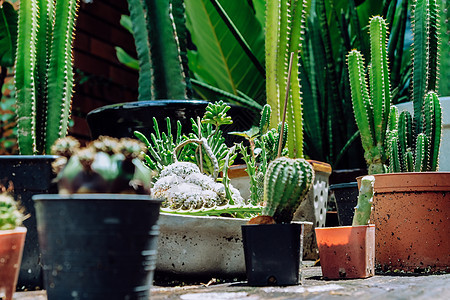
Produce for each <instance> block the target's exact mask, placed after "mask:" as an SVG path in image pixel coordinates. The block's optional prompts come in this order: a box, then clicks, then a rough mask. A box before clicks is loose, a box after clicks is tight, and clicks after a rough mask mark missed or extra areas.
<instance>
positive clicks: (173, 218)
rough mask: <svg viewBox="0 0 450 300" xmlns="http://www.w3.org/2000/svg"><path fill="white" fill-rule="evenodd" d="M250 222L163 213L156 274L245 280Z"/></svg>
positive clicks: (307, 230)
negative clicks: (245, 234)
mask: <svg viewBox="0 0 450 300" xmlns="http://www.w3.org/2000/svg"><path fill="white" fill-rule="evenodd" d="M247 221H248V220H245V219H239V218H224V217H204V216H187V215H177V214H168V213H161V215H160V218H159V221H158V224H159V226H160V231H161V233H160V239H159V242H158V258H157V261H156V272H157V273H158V275H163V276H164V277H167V278H175V277H184V278H189V279H194V278H195V279H198V280H200V281H201V280H210V279H211V277H214V278H244V277H245V259H244V252H243V251H242V233H241V226H242V225H245V224H246V223H247ZM301 224H302V226H304V232H309V231H311V230H312V224H311V223H307V222H303V223H301Z"/></svg>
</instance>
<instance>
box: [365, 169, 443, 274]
mask: <svg viewBox="0 0 450 300" xmlns="http://www.w3.org/2000/svg"><path fill="white" fill-rule="evenodd" d="M374 191H375V195H374V203H373V212H372V216H371V219H372V222H373V223H375V226H376V233H375V246H376V250H375V251H376V261H375V263H376V266H377V268H380V269H381V270H383V271H395V270H401V271H405V272H427V273H434V272H442V271H444V272H449V271H450V238H449V237H450V172H417V173H391V174H379V175H375V186H374Z"/></svg>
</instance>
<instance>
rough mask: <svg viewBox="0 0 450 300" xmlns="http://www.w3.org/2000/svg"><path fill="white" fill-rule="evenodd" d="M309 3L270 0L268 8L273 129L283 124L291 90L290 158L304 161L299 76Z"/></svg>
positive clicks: (267, 57) (269, 98) (268, 71)
mask: <svg viewBox="0 0 450 300" xmlns="http://www.w3.org/2000/svg"><path fill="white" fill-rule="evenodd" d="M305 5H306V1H291V0H267V8H266V25H265V27H266V49H265V51H266V55H265V61H266V94H267V103H268V104H270V106H271V107H272V109H273V110H274V113H273V114H272V116H271V122H270V123H271V124H272V126H276V125H277V124H279V123H280V122H281V118H282V113H283V110H284V95H285V91H286V88H289V89H290V95H289V96H290V100H289V101H288V109H287V117H286V120H287V124H288V127H289V138H288V149H289V156H290V157H303V127H302V126H303V125H302V114H303V112H302V98H301V93H300V78H299V76H298V73H297V69H298V68H297V66H298V64H299V55H300V43H301V38H302V30H303V27H304V22H305V20H304V18H305V14H306V13H305V11H304V10H305ZM292 52H294V53H295V55H294V60H293V63H292V65H293V66H294V70H295V71H294V72H293V74H294V76H292V80H291V83H290V86H289V87H287V77H288V65H289V62H288V59H289V55H288V54H289V53H292Z"/></svg>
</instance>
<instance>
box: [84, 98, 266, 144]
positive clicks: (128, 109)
mask: <svg viewBox="0 0 450 300" xmlns="http://www.w3.org/2000/svg"><path fill="white" fill-rule="evenodd" d="M208 103H209V102H208V101H203V100H153V101H138V102H128V103H120V104H114V105H107V106H103V107H99V108H97V109H94V110H93V111H91V112H89V113H88V115H87V117H86V119H87V122H88V125H89V129H90V131H91V136H92V138H93V139H96V138H97V137H98V136H100V135H108V136H112V137H117V138H121V137H134V134H133V132H134V131H136V130H137V131H140V132H141V133H143V134H144V135H145V136H147V137H149V136H150V134H151V133H153V132H154V130H153V117H155V118H156V120H157V121H158V124H159V129H160V131H164V132H166V131H167V127H166V118H167V117H170V119H171V126H172V133H173V134H174V135H175V134H176V128H177V127H176V121H177V120H178V121H180V123H181V126H182V129H183V130H182V132H183V133H186V134H187V133H189V132H191V131H192V124H191V121H190V119H191V118H193V119H194V120H196V119H197V117H200V118H201V117H203V114H204V113H205V108H206V106H207V105H208ZM230 106H231V108H230V110H229V111H228V113H227V114H228V115H229V116H231V118H232V119H233V124H231V125H224V126H223V127H222V128H223V131H224V132H232V131H245V130H248V129H250V128H251V126H252V125H253V123H254V122H255V121H257V119H258V118H257V117H258V114H257V113H255V112H254V111H252V110H250V109H249V108H246V107H242V106H237V105H230ZM243 140H244V139H243V138H242V137H238V136H234V135H227V134H225V142H226V144H227V145H228V146H232V145H233V143H234V142H241V141H243Z"/></svg>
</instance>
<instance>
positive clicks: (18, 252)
mask: <svg viewBox="0 0 450 300" xmlns="http://www.w3.org/2000/svg"><path fill="white" fill-rule="evenodd" d="M26 233H27V229H26V228H25V227H17V228H15V229H12V230H0V299H4V300H12V298H13V293H14V291H15V290H16V284H17V278H18V277H19V270H20V262H21V261H22V252H23V245H24V243H25V235H26ZM3 297H5V298H3Z"/></svg>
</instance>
